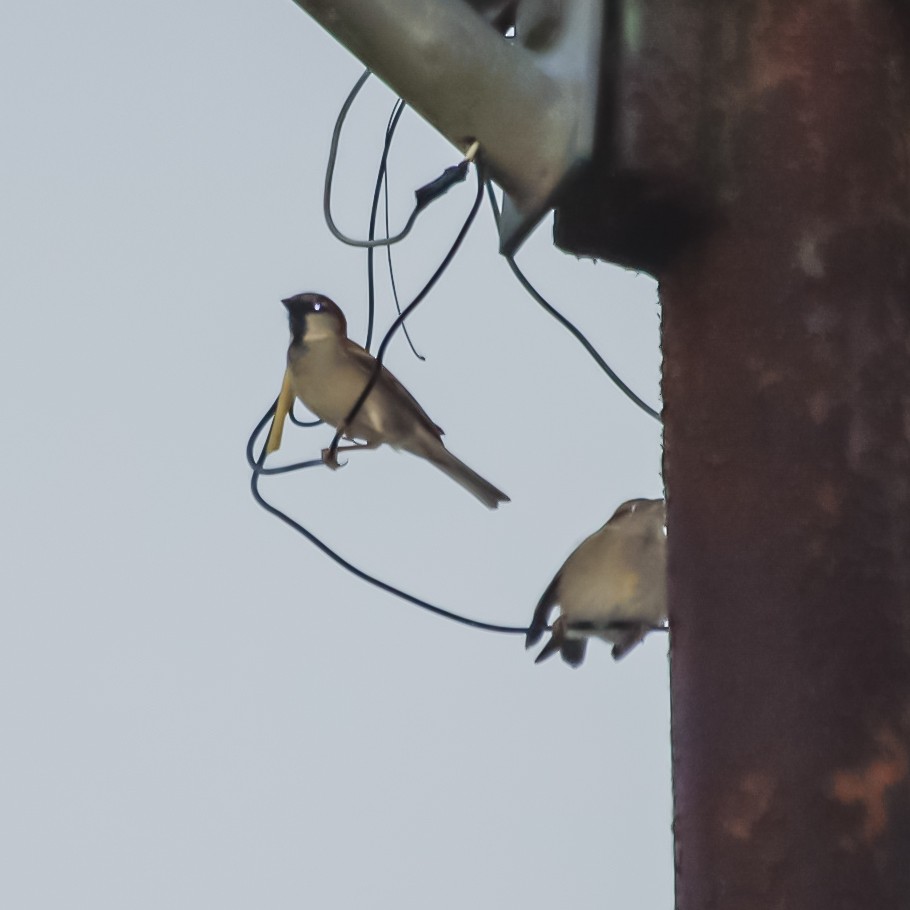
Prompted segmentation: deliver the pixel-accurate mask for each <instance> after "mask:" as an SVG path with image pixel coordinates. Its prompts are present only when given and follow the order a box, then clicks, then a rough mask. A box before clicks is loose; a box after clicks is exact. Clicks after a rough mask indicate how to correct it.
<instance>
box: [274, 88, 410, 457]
mask: <svg viewBox="0 0 910 910" xmlns="http://www.w3.org/2000/svg"><path fill="white" fill-rule="evenodd" d="M405 107H406V105H405V103H404V101H402V100H401V98H399V99H398V100H397V101H396V102H395V105H394V107H393V108H392V113H391V115H390V117H389V122H388V123H387V124H386V130H385V141H384V143H383V147H382V157H381V158H380V161H379V172H378V174H377V175H376V185H375V187H374V190H373V203H372V206H371V208H370V233H369V237H370V240H373V238H374V237H375V236H376V217H377V214H378V211H379V196H380V193H381V192H382V190H383V189H385V231H386V237H388V236H389V181H388V157H389V149H390V148H391V146H392V138H393V137H394V135H395V128H396V127H397V126H398V121H399V120H400V119H401V115H402V113H404V109H405ZM386 252H387V253H388V257H389V277H390V278H391V281H392V294H393V296H394V298H395V308H396V310H397V311H398V312H399V313H400V312H401V307H400V306H399V304H398V292H397V290H396V288H395V275H394V272H393V271H392V248H391V246H387V247H386ZM373 253H374V248H373V247H372V246H370V247H369V248H368V249H367V333H366V341H365V342H364V345H363V346H364V348H366V350H368V351H369V349H370V344H371V343H372V340H373V321H374V318H375V312H376V282H375V278H374V272H375V270H374V267H373ZM404 333H405V337H406V338H407V339H408V344H409V345H410V346H411V350H412V351H414V355H415V356H416V357H417V358H418V359H420V360H425V359H426V358H425V357H422V356H421V355H420V354H418V353H417V351H416V350H415V348H414V344H413V342H412V341H411V336H410V335H409V334H408V327H407V326H405V327H404ZM288 417H289V418H290V420H291V423H293V424H295V425H296V426H298V427H318V426H321V425H322V424H323V422H324V421H322V420H320V419H319V418H316V419H315V420H301V419H300V418H299V417H297V416H296V415H295V414H294V408H293V406H292V407H291V410H290V411H289V412H288ZM276 470H277V469H276Z"/></svg>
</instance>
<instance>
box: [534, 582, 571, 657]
mask: <svg viewBox="0 0 910 910" xmlns="http://www.w3.org/2000/svg"><path fill="white" fill-rule="evenodd" d="M561 574H562V569H560V570H559V572H557V573H556V575H554V576H553V581H551V582H550V584H549V585H547V590H546V591H544V592H543V594H542V595H541V597H540V600H539V601H538V602H537V606H536V607H535V609H534V616H533V617H532V618H531V625H530V626H528V633H527V635H526V636H525V647H526V648H531V647H533V646H534V645H536V644H537V642H539V641H540V637H541V636H542V635H543V633H544V632H545V631H546V629H547V623H548V622H549V621H550V613H551V611H552V610H553V607H555V606H556V600H557V595H556V591H557V588H558V587H559V577H560V575H561ZM544 650H546V648H545V649H544ZM548 656H549V655H548ZM541 659H542V658H540V657H539V658H538V660H541Z"/></svg>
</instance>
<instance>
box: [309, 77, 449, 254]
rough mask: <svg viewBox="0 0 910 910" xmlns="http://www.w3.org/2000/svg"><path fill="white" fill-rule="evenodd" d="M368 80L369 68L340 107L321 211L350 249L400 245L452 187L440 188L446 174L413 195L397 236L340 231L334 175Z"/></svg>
mask: <svg viewBox="0 0 910 910" xmlns="http://www.w3.org/2000/svg"><path fill="white" fill-rule="evenodd" d="M369 78H370V71H369V70H368V69H366V70H364V71H363V75H362V76H361V77H360V78H359V79H358V80H357V82H356V83H355V84H354V88H352V89H351V91H350V94H349V95H348V97H347V98H345V101H344V104H342V105H341V110H340V111H339V112H338V119H337V120H336V121H335V129H334V130H333V131H332V142H331V145H330V146H329V161H328V164H327V165H326V170H325V187H324V189H323V194H322V211H323V215H324V216H325V223H326V225H328V228H329V230H330V231H331V232H332V235H333V236H334V237H336V238H337V239H338V240H340V241H341V242H342V243H346V244H347V245H348V246H358V247H366V248H369V247H374V246H388V245H390V244H392V243H398V242H399V241H401V240H404V238H405V237H407V236H408V234H410V233H411V228H413V227H414V222H415V221H417V216H418V215H419V214H420V213H421V212H422V211H423V210H424V209H425V208H426V207H427V205H428V204H429V203H430V202H432V200H433V199H436V198H438V197H439V196H441V195H442V193H444V192H445V191H446V190H447V189H448V188H449V186H451V181H450V182H449V183H448V184H447V185H446V186H444V187H439V186H437V184H438V183H439V182H440V181H443V180H445V179H446V178H445V175H444V176H443V177H439V178H437V179H436V180H435V181H433V182H432V183H430V184H428V185H427V186H425V187H421V188H420V189H419V190H417V191H416V192H415V194H414V195H415V196H416V198H417V202H416V204H415V206H414V211H412V212H411V214H410V216H409V217H408V220H407V221H406V222H405V226H404V228H403V229H402V230H401V231H400V232H399V233H398V234H396V235H395V236H394V237H383V238H380V239H378V240H377V239H367V240H357V239H356V238H354V237H348V235H347V234H344V233H342V231H341V230H339V228H338V226H337V225H336V224H335V219H334V218H332V180H333V178H334V176H335V160H336V159H337V157H338V143H339V140H340V139H341V128H342V127H343V126H344V121H345V120H346V119H347V116H348V111H350V109H351V105H352V104H353V103H354V99H355V98H356V97H357V93H358V92H359V91H360V90H361V89H362V88H363V84H364V83H365V82H366V81H367V79H369Z"/></svg>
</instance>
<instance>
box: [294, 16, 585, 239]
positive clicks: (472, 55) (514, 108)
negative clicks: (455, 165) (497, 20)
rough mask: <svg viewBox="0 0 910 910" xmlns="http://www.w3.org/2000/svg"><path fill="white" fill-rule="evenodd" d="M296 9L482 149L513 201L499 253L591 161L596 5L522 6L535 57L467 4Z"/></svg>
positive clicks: (444, 127)
mask: <svg viewBox="0 0 910 910" xmlns="http://www.w3.org/2000/svg"><path fill="white" fill-rule="evenodd" d="M294 2H295V3H297V5H298V6H300V7H301V8H303V9H304V10H305V11H306V12H308V13H309V14H310V15H311V16H312V17H313V18H314V19H316V20H317V21H318V22H319V23H320V24H321V25H322V26H323V27H324V28H326V29H327V30H328V31H329V32H331V34H332V35H334V37H335V38H337V39H338V40H339V41H340V42H341V43H342V44H343V45H344V46H345V47H347V48H348V49H349V50H350V51H351V52H352V53H353V54H355V55H356V56H357V57H358V58H359V59H360V60H362V61H363V63H364V64H365V65H366V66H368V67H369V68H370V69H371V70H373V71H374V72H375V73H376V75H377V76H379V78H380V79H382V80H383V81H384V82H385V83H387V84H388V85H389V86H390V87H391V88H392V90H393V91H395V92H396V93H397V94H399V95H401V96H402V97H403V98H405V99H407V102H408V104H410V105H411V106H412V107H413V108H415V109H416V110H417V112H418V113H419V114H420V115H421V116H422V117H424V118H425V119H426V120H427V121H428V122H429V123H431V124H432V125H433V126H434V127H436V129H438V130H439V131H440V132H441V133H442V134H443V135H444V136H445V137H446V138H447V139H449V140H450V141H451V142H452V143H454V144H455V145H456V146H458V147H460V148H462V149H464V148H466V147H467V145H468V144H469V141H470V140H473V139H477V140H479V141H480V143H481V146H482V148H483V152H484V156H485V161H486V163H487V165H488V167H489V169H490V172H491V175H492V176H493V178H494V179H495V180H496V182H497V183H499V184H500V186H502V188H503V189H504V190H505V192H506V193H507V194H508V196H509V204H508V205H507V206H506V211H505V212H504V217H503V222H502V228H501V235H500V236H501V245H502V248H503V250H504V251H508V252H512V251H514V250H515V249H516V248H517V246H518V245H519V244H520V243H521V241H522V240H523V239H524V238H525V236H527V234H528V233H529V232H530V230H531V229H532V228H533V227H534V225H535V224H536V223H537V221H538V220H539V219H540V218H541V217H542V215H543V214H544V213H545V212H546V211H547V210H548V209H549V208H551V207H552V206H553V205H554V203H555V200H556V199H557V197H558V194H559V191H560V189H561V187H562V186H563V185H564V184H565V183H566V181H567V179H568V178H569V176H570V175H571V174H572V173H573V171H574V170H575V169H576V168H577V167H578V166H579V165H581V164H583V163H585V162H587V161H588V160H590V158H591V155H592V154H593V146H594V119H595V108H596V104H597V92H598V79H597V78H596V77H597V68H598V67H599V66H600V57H601V38H602V22H601V20H602V3H601V2H600V0H571V2H566V3H564V4H558V5H556V7H554V5H553V4H551V3H540V2H538V3H528V4H523V5H522V15H523V16H524V17H525V27H524V28H523V29H522V30H521V31H522V34H527V35H528V36H529V38H530V43H531V45H532V46H530V47H526V46H522V44H521V43H520V42H519V41H517V40H511V39H507V38H505V37H503V35H501V34H499V33H498V32H497V30H496V29H494V28H493V27H491V25H490V23H488V22H487V21H485V20H484V18H483V17H482V16H481V15H480V13H478V12H476V11H475V10H474V9H473V8H472V7H471V6H469V5H468V4H467V3H466V2H464V0H368V2H365V0H294ZM557 10H558V15H557ZM535 26H536V27H535Z"/></svg>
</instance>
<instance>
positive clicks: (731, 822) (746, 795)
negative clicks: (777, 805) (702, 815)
mask: <svg viewBox="0 0 910 910" xmlns="http://www.w3.org/2000/svg"><path fill="white" fill-rule="evenodd" d="M774 791H775V784H774V778H772V777H771V775H770V774H768V773H767V772H765V771H749V772H746V774H744V775H743V777H742V778H741V780H740V781H739V786H738V787H737V788H736V790H735V791H734V792H733V793H732V794H730V795H729V796H728V798H727V800H726V801H725V805H724V806H723V807H722V810H721V819H720V824H721V827H722V828H723V829H724V830H725V831H726V832H727V833H728V834H729V835H730V836H731V837H735V838H736V839H737V840H748V839H749V838H750V837H751V836H752V831H753V828H754V827H755V826H756V825H757V824H758V822H760V821H761V819H762V818H764V816H765V814H766V813H767V811H768V809H769V808H770V806H771V801H772V799H773V797H774Z"/></svg>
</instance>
